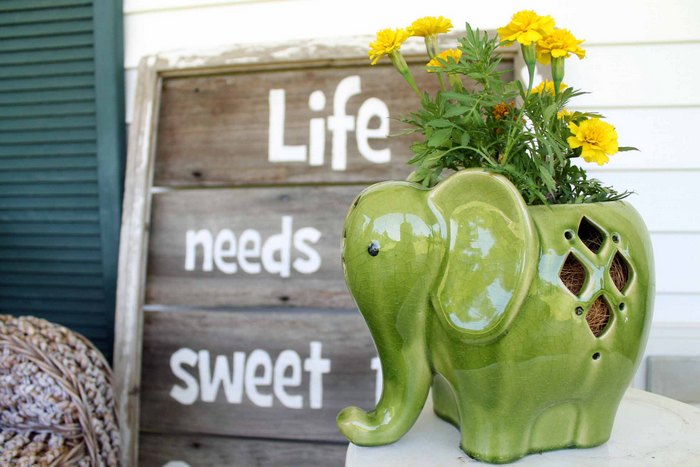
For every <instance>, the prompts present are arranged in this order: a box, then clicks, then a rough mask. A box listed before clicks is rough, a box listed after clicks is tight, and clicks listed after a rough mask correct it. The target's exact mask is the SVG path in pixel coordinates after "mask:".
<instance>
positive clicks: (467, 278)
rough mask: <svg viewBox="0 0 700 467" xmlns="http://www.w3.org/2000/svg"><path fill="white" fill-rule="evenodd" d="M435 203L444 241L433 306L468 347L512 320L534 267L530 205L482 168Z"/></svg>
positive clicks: (436, 195) (462, 175)
mask: <svg viewBox="0 0 700 467" xmlns="http://www.w3.org/2000/svg"><path fill="white" fill-rule="evenodd" d="M430 200H431V201H430V202H431V205H432V209H434V210H436V211H438V212H439V213H441V214H442V215H441V216H440V217H442V219H443V225H441V230H442V231H443V232H444V234H443V237H444V240H445V241H446V242H447V245H446V246H447V253H446V255H445V257H444V260H443V263H442V274H441V276H440V277H439V278H438V282H437V288H435V289H433V295H432V302H433V305H434V306H435V308H436V311H437V313H438V314H439V315H441V316H440V318H442V319H441V321H446V322H447V324H448V325H450V326H452V327H453V328H454V329H456V330H458V331H459V332H460V333H461V334H462V335H463V336H465V337H468V338H469V339H470V341H471V342H481V343H485V342H489V341H492V340H494V339H496V338H497V337H498V336H500V335H501V334H502V333H503V332H504V331H506V330H507V329H508V326H509V324H510V323H511V322H512V321H513V318H515V315H516V314H517V312H518V309H519V308H520V305H521V304H522V302H523V300H524V299H525V297H526V295H527V292H528V289H529V287H530V283H531V282H532V278H533V276H534V272H535V270H536V268H537V257H538V256H539V255H538V249H539V245H538V243H539V242H538V239H537V236H536V234H535V231H534V228H533V224H532V221H531V219H530V216H529V214H528V211H527V206H526V205H525V201H524V200H523V198H522V196H521V195H520V193H519V192H518V190H517V189H516V188H515V186H513V184H512V183H510V181H508V179H506V178H505V177H502V176H500V175H496V174H493V173H490V172H486V171H484V170H479V169H473V170H463V171H460V172H457V173H456V174H454V175H452V176H451V177H449V178H448V179H447V180H445V181H444V182H442V183H441V184H440V185H438V186H437V187H436V188H435V189H434V190H433V192H432V193H431V195H430Z"/></svg>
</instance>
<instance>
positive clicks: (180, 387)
mask: <svg viewBox="0 0 700 467" xmlns="http://www.w3.org/2000/svg"><path fill="white" fill-rule="evenodd" d="M143 340H144V344H143V367H142V372H141V374H142V392H141V430H142V431H147V432H153V433H204V434H216V435H228V436H246V437H257V438H272V439H297V440H314V441H320V440H324V441H343V440H344V438H343V437H342V436H341V435H340V433H339V432H338V429H337V427H336V424H335V417H336V415H337V413H338V412H339V411H340V410H341V409H342V408H344V407H346V406H348V405H356V406H359V407H363V408H365V409H369V408H372V407H374V403H375V398H376V385H377V372H376V370H375V369H372V359H373V358H375V357H376V351H375V348H374V345H373V343H372V340H371V338H370V335H369V331H368V330H367V328H366V326H365V323H364V321H363V320H362V318H361V316H360V314H359V312H357V311H352V310H345V311H340V310H285V311H280V310H274V309H267V310H264V309H262V310H261V309H258V310H250V311H145V322H144V339H143ZM217 367H218V369H217ZM215 375H218V376H220V377H221V378H223V380H226V381H227V384H226V385H223V383H222V380H217V378H216V377H215ZM224 386H227V388H225V387H224Z"/></svg>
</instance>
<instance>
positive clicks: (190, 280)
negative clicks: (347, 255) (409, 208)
mask: <svg viewBox="0 0 700 467" xmlns="http://www.w3.org/2000/svg"><path fill="white" fill-rule="evenodd" d="M362 189H363V187H361V186H342V187H340V186H336V187H279V188H239V189H217V190H211V189H208V190H207V189H198V190H176V191H171V192H166V193H159V194H155V195H153V216H152V226H151V239H150V245H149V260H148V280H147V292H146V303H149V304H161V305H163V304H165V305H192V306H274V305H281V306H309V307H324V308H352V307H354V305H353V301H352V298H351V297H350V295H349V293H348V291H347V288H346V286H345V281H344V279H343V270H342V266H341V262H340V243H341V238H342V230H343V222H344V216H345V213H346V212H347V210H348V208H349V207H350V205H351V204H352V201H353V200H354V198H355V197H356V196H357V195H358V194H359V193H360V191H361V190H362ZM226 229H228V230H230V232H231V236H229V240H231V239H233V240H235V243H236V245H235V249H236V251H235V256H234V255H233V253H231V254H230V255H228V256H227V257H224V256H225V255H224V254H223V253H222V254H220V255H217V251H221V250H222V248H225V249H228V248H229V247H231V248H234V247H232V246H231V244H230V243H229V242H226V243H225V244H224V243H220V248H219V250H217V248H216V243H217V241H220V242H223V238H224V237H225V236H226V235H228V233H227V232H224V231H225V230H226ZM248 229H252V230H254V232H255V233H252V232H251V231H248V233H247V234H244V232H245V231H247V230H248ZM202 230H206V231H207V232H204V233H202ZM188 232H189V233H188ZM222 232H223V233H222ZM188 235H189V239H190V242H189V245H188V241H187V240H188ZM195 235H200V236H201V238H200V240H201V242H195V240H194V236H195ZM274 236H277V237H274ZM253 237H256V238H257V240H255V239H252V238H253ZM273 237H274V238H273ZM246 239H252V240H251V241H249V242H248V241H246V242H245V243H246V246H243V245H242V243H241V240H246ZM314 240H316V241H314ZM204 244H206V245H207V246H206V248H205V247H204ZM273 244H277V245H278V246H280V245H281V247H282V250H283V251H284V252H285V255H288V256H285V258H287V259H285V260H282V257H281V256H280V255H279V252H278V253H276V254H275V255H274V256H275V258H271V257H269V255H268V254H269V253H270V252H271V249H272V248H273ZM243 248H246V249H247V251H248V253H245V254H246V255H248V257H246V258H244V259H243V261H242V258H241V256H242V254H241V253H242V251H243ZM207 249H208V250H211V251H210V252H211V256H210V257H207V255H206V254H205V250H207ZM268 250H269V251H268ZM188 251H189V253H190V256H191V258H190V259H192V260H193V261H192V263H191V264H189V265H188V263H187V259H188V258H187V253H188ZM251 251H252V252H251ZM266 255H268V257H266ZM261 256H262V257H263V258H262V259H261ZM217 258H218V260H217ZM316 260H317V261H316ZM280 261H282V262H283V263H286V264H285V265H283V267H281V268H280V269H282V271H278V272H274V271H275V268H276V267H277V266H275V264H276V263H278V262H280ZM244 262H245V264H244ZM248 263H250V265H248ZM255 265H257V266H255ZM244 266H246V267H247V269H248V270H249V271H250V270H251V269H250V268H257V269H259V272H258V273H249V272H246V271H245V270H244ZM234 268H235V272H231V271H232V270H233V269H234ZM188 269H191V270H188ZM205 269H211V270H209V271H207V270H205ZM226 270H228V271H229V273H226V272H224V271H226ZM287 273H288V277H284V276H285V275H287Z"/></svg>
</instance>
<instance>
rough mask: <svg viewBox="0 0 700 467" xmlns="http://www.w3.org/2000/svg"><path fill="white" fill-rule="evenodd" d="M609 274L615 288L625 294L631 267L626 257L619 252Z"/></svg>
mask: <svg viewBox="0 0 700 467" xmlns="http://www.w3.org/2000/svg"><path fill="white" fill-rule="evenodd" d="M609 272H610V278H611V279H612V281H613V284H615V287H617V290H619V291H620V292H623V291H624V290H625V287H626V286H627V282H628V281H629V277H630V266H629V264H628V263H627V260H626V259H625V257H624V256H622V255H621V254H620V252H619V251H618V252H616V253H615V257H614V258H613V260H612V263H611V264H610V271H609Z"/></svg>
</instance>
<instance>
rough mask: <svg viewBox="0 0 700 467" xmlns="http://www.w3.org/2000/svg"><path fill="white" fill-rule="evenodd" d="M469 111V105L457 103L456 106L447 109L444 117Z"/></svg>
mask: <svg viewBox="0 0 700 467" xmlns="http://www.w3.org/2000/svg"><path fill="white" fill-rule="evenodd" d="M467 112H469V107H464V106H461V105H456V106H454V107H450V108H449V109H447V111H446V112H445V114H444V115H443V117H445V118H450V117H456V116H458V115H464V114H465V113H467Z"/></svg>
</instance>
